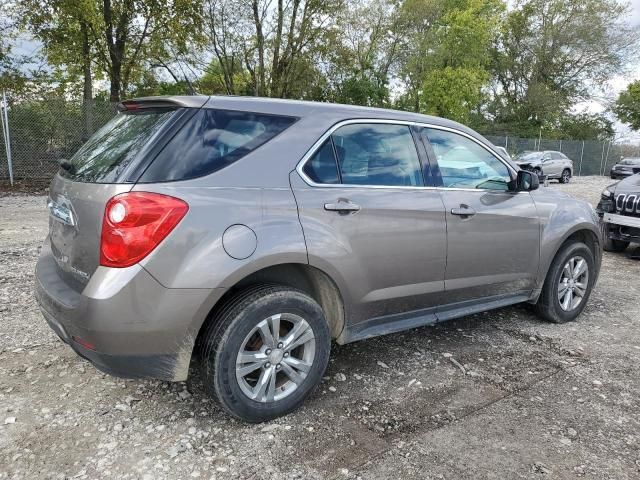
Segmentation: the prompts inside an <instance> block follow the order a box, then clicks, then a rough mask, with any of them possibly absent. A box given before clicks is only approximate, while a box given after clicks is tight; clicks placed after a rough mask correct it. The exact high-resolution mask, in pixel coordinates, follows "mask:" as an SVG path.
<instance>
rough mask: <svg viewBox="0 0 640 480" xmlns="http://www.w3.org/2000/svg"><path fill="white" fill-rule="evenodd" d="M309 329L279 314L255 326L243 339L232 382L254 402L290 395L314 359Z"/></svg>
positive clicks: (300, 320) (292, 317)
mask: <svg viewBox="0 0 640 480" xmlns="http://www.w3.org/2000/svg"><path fill="white" fill-rule="evenodd" d="M315 350H316V340H315V336H314V333H313V329H312V328H311V326H310V325H309V323H308V322H307V321H306V320H305V319H303V318H302V317H300V316H298V315H295V314H291V313H279V314H276V315H272V316H271V317H269V318H266V319H264V320H262V321H261V322H260V323H258V324H257V325H256V326H255V327H254V328H253V329H252V330H251V331H250V332H249V334H248V335H247V336H246V337H245V339H244V340H243V342H242V345H241V347H240V350H239V352H238V355H237V358H236V380H237V381H238V385H239V386H240V389H241V390H242V392H243V393H244V394H245V395H246V396H247V397H249V398H250V399H251V400H254V401H256V402H262V403H267V402H275V401H278V400H282V399H283V398H285V397H288V396H289V395H291V394H292V393H293V392H294V391H295V390H296V389H297V388H298V387H299V386H300V385H301V384H302V382H303V381H304V380H305V378H306V377H307V374H308V373H309V371H310V370H311V366H312V365H313V360H314V358H315Z"/></svg>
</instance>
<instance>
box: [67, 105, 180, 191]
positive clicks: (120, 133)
mask: <svg viewBox="0 0 640 480" xmlns="http://www.w3.org/2000/svg"><path fill="white" fill-rule="evenodd" d="M174 112H175V110H173V111H167V110H163V111H158V110H152V111H144V112H136V113H130V112H125V113H119V114H118V115H116V116H115V117H114V118H112V119H111V121H109V122H108V123H107V124H106V125H105V126H104V127H102V128H101V129H100V130H98V131H97V132H96V133H95V134H94V135H93V136H92V137H91V138H90V139H89V140H88V141H87V143H85V144H84V145H83V146H82V147H80V149H79V150H78V151H77V152H76V154H75V155H74V156H73V157H71V159H70V160H69V162H70V163H71V167H70V168H69V169H68V170H61V173H62V174H63V175H64V176H66V177H70V178H72V179H74V180H77V181H80V182H98V183H111V182H116V181H117V179H118V176H119V174H120V172H122V171H123V170H124V169H125V167H127V166H128V165H129V164H130V163H131V162H132V161H133V159H134V158H135V157H136V154H137V153H138V152H139V151H140V149H141V148H142V147H143V146H144V145H145V143H146V142H147V140H149V138H151V136H153V134H154V133H156V132H157V131H158V129H160V127H161V126H162V125H164V124H165V123H166V122H167V120H168V119H169V118H170V117H171V115H173V114H174Z"/></svg>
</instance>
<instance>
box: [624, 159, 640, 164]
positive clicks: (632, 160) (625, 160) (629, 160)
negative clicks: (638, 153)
mask: <svg viewBox="0 0 640 480" xmlns="http://www.w3.org/2000/svg"><path fill="white" fill-rule="evenodd" d="M620 165H640V158H625V159H624V160H621V161H620Z"/></svg>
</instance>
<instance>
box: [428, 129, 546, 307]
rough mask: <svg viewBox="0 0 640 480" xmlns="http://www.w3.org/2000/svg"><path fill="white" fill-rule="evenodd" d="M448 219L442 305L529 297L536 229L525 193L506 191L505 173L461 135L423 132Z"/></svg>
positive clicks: (490, 156)
mask: <svg viewBox="0 0 640 480" xmlns="http://www.w3.org/2000/svg"><path fill="white" fill-rule="evenodd" d="M421 137H422V138H423V140H424V141H425V143H426V144H427V145H428V146H429V147H430V148H429V150H430V154H431V157H432V158H433V159H434V161H435V162H437V168H436V169H435V170H436V181H437V182H438V184H439V185H440V186H441V188H440V192H441V195H442V200H443V202H444V205H445V209H446V217H447V245H448V248H447V267H446V274H445V290H446V294H447V303H455V302H465V301H481V300H486V299H487V297H492V296H503V295H528V294H529V293H530V292H531V291H532V290H533V288H534V284H535V278H536V274H537V271H538V262H539V257H540V254H539V243H540V226H539V221H538V215H537V212H536V208H535V204H534V202H533V200H532V198H531V195H530V194H529V193H528V192H513V191H510V190H509V182H511V180H512V178H514V173H515V172H512V171H511V170H510V168H509V167H508V166H507V165H506V164H505V163H504V162H503V161H501V160H500V159H498V157H497V156H496V155H494V154H493V153H492V152H490V150H489V149H488V148H486V147H485V146H483V145H482V144H480V143H479V142H476V141H475V140H474V139H472V137H469V136H466V135H465V134H462V133H455V132H452V131H447V130H441V129H436V128H424V129H423V130H422V131H421Z"/></svg>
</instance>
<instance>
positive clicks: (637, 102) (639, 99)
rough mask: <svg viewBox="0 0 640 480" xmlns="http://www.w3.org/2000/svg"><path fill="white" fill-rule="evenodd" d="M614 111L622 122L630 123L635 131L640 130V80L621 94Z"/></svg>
mask: <svg viewBox="0 0 640 480" xmlns="http://www.w3.org/2000/svg"><path fill="white" fill-rule="evenodd" d="M613 110H614V112H615V114H616V116H617V117H618V119H619V120H620V121H621V122H624V123H628V124H629V125H630V126H631V128H632V129H634V130H640V80H636V81H635V82H633V83H631V84H629V86H628V87H627V88H626V89H625V90H624V91H622V92H621V93H620V96H619V97H618V100H617V101H616V104H615V106H614V108H613Z"/></svg>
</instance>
